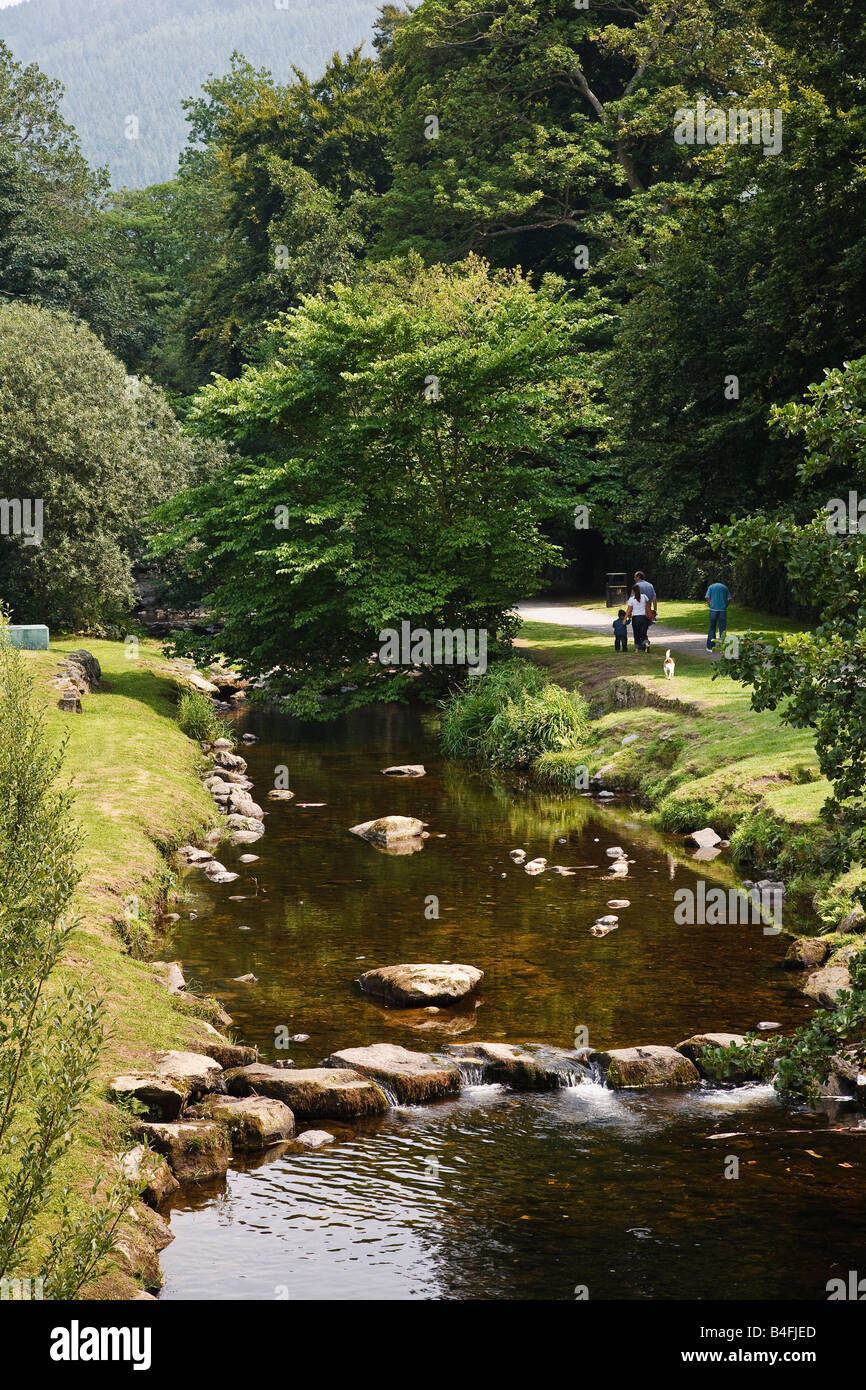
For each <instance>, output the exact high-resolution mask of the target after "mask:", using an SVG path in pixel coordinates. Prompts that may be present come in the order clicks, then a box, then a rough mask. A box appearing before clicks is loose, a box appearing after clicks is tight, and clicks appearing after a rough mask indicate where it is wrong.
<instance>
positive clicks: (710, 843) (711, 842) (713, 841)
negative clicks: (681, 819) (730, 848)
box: [685, 826, 722, 849]
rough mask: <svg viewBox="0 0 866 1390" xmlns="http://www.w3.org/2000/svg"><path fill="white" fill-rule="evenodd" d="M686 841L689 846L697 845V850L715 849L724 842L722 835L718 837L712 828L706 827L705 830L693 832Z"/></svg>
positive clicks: (687, 836)
mask: <svg viewBox="0 0 866 1390" xmlns="http://www.w3.org/2000/svg"><path fill="white" fill-rule="evenodd" d="M685 839H686V844H687V845H695V846H696V848H697V849H715V847H716V845H718V844H721V841H722V837H721V835H717V834H716V832H715V830H713V829H711V827H710V826H705V828H704V829H703V830H692V831H691V832H690V833H689V834H688V835H686V837H685Z"/></svg>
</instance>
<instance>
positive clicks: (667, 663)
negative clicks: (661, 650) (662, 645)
mask: <svg viewBox="0 0 866 1390" xmlns="http://www.w3.org/2000/svg"><path fill="white" fill-rule="evenodd" d="M664 668H665V675H666V676H667V678H668V680H669V681H670V680H673V678H674V671H675V670H676V669H677V663H676V662H675V661H674V659H673V657H672V656H671V649H670V647H668V649H667V651H666V652H665V660H664Z"/></svg>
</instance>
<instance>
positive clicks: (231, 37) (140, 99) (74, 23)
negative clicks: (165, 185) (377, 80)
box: [0, 0, 376, 188]
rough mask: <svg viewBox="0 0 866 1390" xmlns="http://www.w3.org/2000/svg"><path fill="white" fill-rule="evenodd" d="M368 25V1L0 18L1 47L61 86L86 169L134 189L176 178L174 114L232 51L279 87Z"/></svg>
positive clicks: (178, 143) (155, 6)
mask: <svg viewBox="0 0 866 1390" xmlns="http://www.w3.org/2000/svg"><path fill="white" fill-rule="evenodd" d="M375 13H376V2H375V0H291V3H280V0H148V3H147V4H135V3H132V0H23V3H21V4H19V5H16V6H14V7H13V8H11V9H4V10H2V11H0V37H2V38H3V39H5V41H6V43H7V44H8V45H9V47H10V49H11V50H12V52H13V53H14V55H15V57H16V58H17V59H19V61H21V62H23V63H34V62H35V63H38V64H39V66H40V68H41V69H42V71H43V72H46V73H50V75H51V76H52V77H54V78H57V79H58V80H59V81H60V82H62V84H63V87H64V89H65V93H64V98H63V104H62V109H63V114H64V115H65V117H66V118H67V120H68V121H69V122H70V123H71V124H72V125H73V126H75V128H76V130H77V131H78V134H79V136H80V139H81V148H82V150H83V152H84V155H85V157H86V158H87V160H88V161H89V163H90V164H91V165H93V166H94V168H101V167H102V166H103V165H107V166H108V168H109V170H110V174H111V182H112V184H113V186H114V187H115V188H124V187H126V188H143V187H144V186H145V185H146V184H149V183H157V182H161V181H162V180H163V179H168V178H172V177H173V175H174V174H175V172H176V170H177V160H178V155H179V154H180V151H181V149H182V148H183V145H184V143H185V125H184V114H183V110H182V107H181V102H182V100H183V99H184V98H185V97H188V96H189V95H190V93H192V92H194V91H195V90H196V89H197V88H198V87H199V86H200V84H201V83H202V82H204V81H205V79H206V78H207V77H208V75H209V74H210V73H219V72H222V71H223V70H224V69H225V68H226V67H227V66H228V63H229V59H230V58H231V55H232V53H233V52H234V51H235V50H239V51H241V52H243V53H245V54H246V56H247V57H248V58H249V59H250V61H251V62H253V63H255V64H257V65H258V64H262V65H264V66H266V67H268V68H270V69H271V71H272V72H273V73H274V75H275V76H276V77H277V78H278V79H280V80H282V81H286V80H288V79H289V78H290V77H291V75H292V69H293V67H297V68H299V69H300V70H301V71H302V72H308V73H316V72H319V71H321V69H322V68H323V67H324V65H325V63H326V61H327V59H328V57H329V56H330V54H331V53H332V52H333V50H334V49H335V48H339V49H344V48H350V47H352V46H353V45H354V44H356V43H359V42H360V41H361V40H362V39H364V38H365V37H366V36H367V34H368V33H369V30H370V25H371V24H372V22H373V19H374V17H375ZM131 118H134V122H133V120H132V119H131Z"/></svg>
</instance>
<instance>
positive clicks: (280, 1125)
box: [195, 1096, 295, 1153]
mask: <svg viewBox="0 0 866 1390" xmlns="http://www.w3.org/2000/svg"><path fill="white" fill-rule="evenodd" d="M195 1109H196V1114H200V1115H201V1116H202V1117H203V1118H207V1119H211V1120H217V1121H218V1122H219V1123H220V1124H222V1125H225V1127H226V1129H227V1130H228V1133H229V1136H230V1138H231V1143H232V1149H233V1150H234V1151H235V1152H237V1153H260V1152H261V1151H262V1149H269V1148H271V1146H272V1145H274V1144H282V1143H283V1142H284V1141H285V1140H286V1139H291V1138H292V1135H293V1134H294V1132H295V1117H294V1115H293V1114H292V1111H291V1110H290V1109H289V1107H288V1106H287V1105H286V1104H285V1103H284V1102H283V1101H281V1100H274V1099H273V1097H271V1096H244V1097H228V1096H206V1097H205V1099H204V1100H203V1101H201V1103H200V1104H199V1105H197V1106H196V1108H195Z"/></svg>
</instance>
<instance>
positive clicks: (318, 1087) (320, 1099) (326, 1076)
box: [226, 1062, 388, 1120]
mask: <svg viewBox="0 0 866 1390" xmlns="http://www.w3.org/2000/svg"><path fill="white" fill-rule="evenodd" d="M226 1085H227V1086H228V1089H229V1091H230V1092H231V1093H232V1095H236V1096H249V1095H263V1096H270V1097H272V1098H273V1099H274V1100H281V1101H283V1102H284V1103H285V1104H286V1105H287V1106H288V1107H289V1109H290V1110H291V1111H292V1112H293V1114H294V1115H295V1116H298V1117H300V1118H301V1119H305V1120H308V1119H332V1120H352V1119H355V1118H357V1116H359V1115H383V1114H384V1113H385V1111H386V1110H387V1109H388V1101H387V1099H386V1097H385V1095H384V1093H383V1092H382V1091H381V1090H380V1089H379V1087H378V1086H376V1085H375V1084H374V1082H372V1081H370V1080H369V1078H368V1077H366V1076H361V1075H360V1074H359V1073H358V1072H356V1071H351V1070H349V1069H347V1068H342V1067H309V1068H307V1069H304V1070H292V1069H291V1068H284V1067H269V1066H266V1065H265V1064H264V1063H262V1062H258V1063H256V1064H254V1065H253V1066H250V1067H239V1068H236V1069H235V1070H233V1071H230V1072H227V1073H226Z"/></svg>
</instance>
